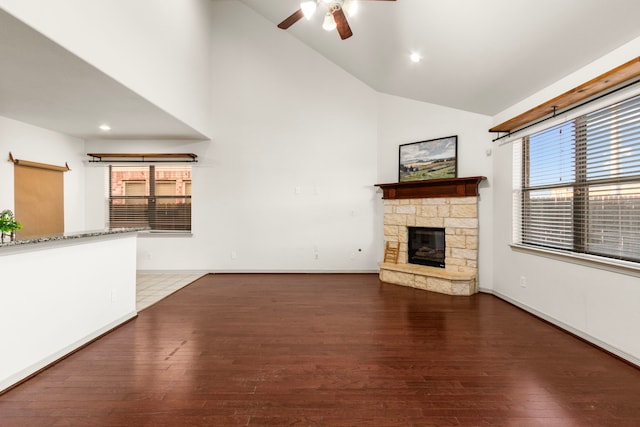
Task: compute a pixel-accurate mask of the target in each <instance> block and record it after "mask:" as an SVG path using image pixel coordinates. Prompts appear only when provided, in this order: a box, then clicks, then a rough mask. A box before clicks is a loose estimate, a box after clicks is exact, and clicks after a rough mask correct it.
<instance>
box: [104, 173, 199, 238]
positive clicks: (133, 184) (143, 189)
mask: <svg viewBox="0 0 640 427" xmlns="http://www.w3.org/2000/svg"><path fill="white" fill-rule="evenodd" d="M108 210H109V228H129V227H145V228H149V229H151V230H158V231H190V230H191V166H158V165H151V166H109V207H108Z"/></svg>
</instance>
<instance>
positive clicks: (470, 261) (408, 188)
mask: <svg viewBox="0 0 640 427" xmlns="http://www.w3.org/2000/svg"><path fill="white" fill-rule="evenodd" d="M482 179H484V178H483V177H470V178H453V179H442V180H430V181H415V182H401V183H395V184H378V186H379V187H381V188H382V190H383V199H384V200H383V203H384V238H385V241H389V242H399V244H400V251H399V256H398V262H397V263H396V264H394V263H381V264H380V280H382V281H383V282H388V283H393V284H397V285H403V286H410V287H414V288H419V289H424V290H428V291H433V292H440V293H445V294H449V295H472V294H475V293H477V292H478V285H477V277H478V191H477V187H478V184H479V183H480V181H482ZM416 229H419V230H423V231H425V230H443V231H444V233H443V234H444V242H439V241H438V240H437V239H438V237H436V236H432V237H425V239H426V240H429V239H433V241H432V242H431V243H433V246H434V247H432V248H430V247H429V245H426V244H423V243H424V242H422V243H419V244H418V245H417V246H418V247H414V248H411V246H410V243H409V235H410V233H411V232H413V231H415V230H416ZM427 234H428V233H427ZM422 237H424V236H422ZM440 243H443V244H440ZM414 245H415V243H414ZM439 250H442V252H443V253H444V262H443V263H439V262H438V265H434V264H435V263H433V262H432V263H430V264H429V263H427V264H429V265H424V264H425V263H423V262H416V260H415V257H414V255H415V252H416V251H418V252H420V254H419V256H418V257H419V258H420V257H422V258H425V257H426V258H430V256H429V255H430V254H433V253H434V252H435V253H437V252H438V251H439ZM410 252H412V257H411V258H410V256H409V253H410ZM442 264H443V265H442Z"/></svg>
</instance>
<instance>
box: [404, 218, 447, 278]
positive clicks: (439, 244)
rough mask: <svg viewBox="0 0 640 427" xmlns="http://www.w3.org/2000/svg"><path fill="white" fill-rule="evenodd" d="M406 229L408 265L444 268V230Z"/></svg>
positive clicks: (426, 228) (427, 228)
mask: <svg viewBox="0 0 640 427" xmlns="http://www.w3.org/2000/svg"><path fill="white" fill-rule="evenodd" d="M407 229H408V233H409V236H408V237H409V244H408V254H407V259H408V262H409V264H420V265H428V266H432V267H441V268H444V259H445V232H444V228H430V227H407Z"/></svg>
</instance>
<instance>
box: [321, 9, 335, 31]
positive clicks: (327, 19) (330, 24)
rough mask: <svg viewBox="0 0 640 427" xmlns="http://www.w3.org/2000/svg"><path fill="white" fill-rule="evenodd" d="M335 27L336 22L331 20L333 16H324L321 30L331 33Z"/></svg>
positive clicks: (328, 14)
mask: <svg viewBox="0 0 640 427" xmlns="http://www.w3.org/2000/svg"><path fill="white" fill-rule="evenodd" d="M336 27H337V24H336V20H335V19H334V18H333V15H332V14H330V13H327V14H326V15H325V16H324V21H322V29H323V30H325V31H333V30H335V29H336Z"/></svg>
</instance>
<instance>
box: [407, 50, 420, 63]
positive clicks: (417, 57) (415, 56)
mask: <svg viewBox="0 0 640 427" xmlns="http://www.w3.org/2000/svg"><path fill="white" fill-rule="evenodd" d="M409 59H411V62H416V63H418V62H420V61H422V57H421V56H420V54H419V53H418V52H413V53H411V55H409Z"/></svg>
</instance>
